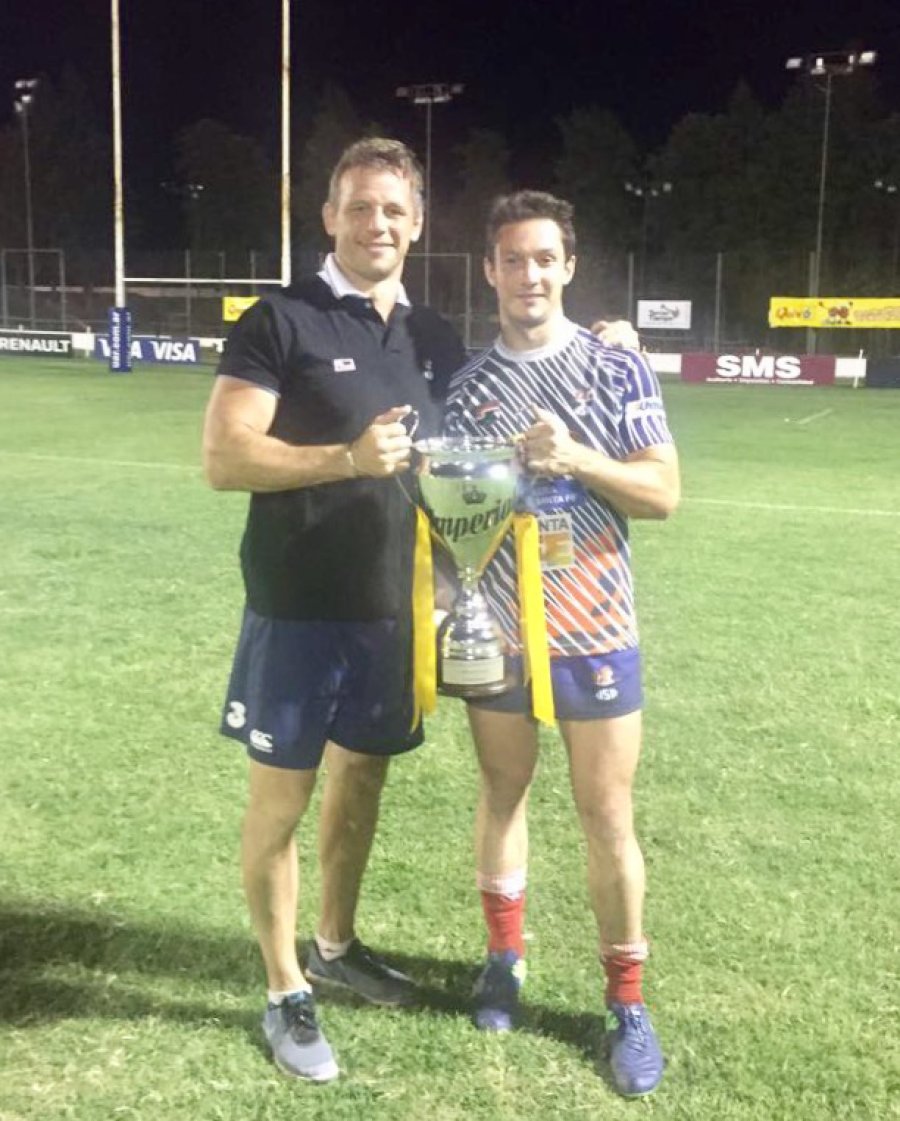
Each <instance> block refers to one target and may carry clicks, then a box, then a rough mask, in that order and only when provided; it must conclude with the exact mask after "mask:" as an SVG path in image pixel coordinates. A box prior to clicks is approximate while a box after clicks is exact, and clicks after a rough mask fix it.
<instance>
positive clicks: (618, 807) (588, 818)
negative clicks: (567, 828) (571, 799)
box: [575, 790, 634, 852]
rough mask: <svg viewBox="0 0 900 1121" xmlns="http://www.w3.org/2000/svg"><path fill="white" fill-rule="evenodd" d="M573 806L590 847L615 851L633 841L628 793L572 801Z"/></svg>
mask: <svg viewBox="0 0 900 1121" xmlns="http://www.w3.org/2000/svg"><path fill="white" fill-rule="evenodd" d="M575 804H576V807H577V810H578V817H579V820H580V821H581V827H582V829H583V830H584V833H585V836H586V837H587V839H588V842H589V843H590V844H593V845H595V846H597V847H599V848H601V849H603V850H605V851H607V852H617V851H621V849H622V848H624V847H625V846H626V845H628V844H630V843H631V842H632V840H633V839H634V815H633V812H632V803H631V791H630V790H623V791H620V792H618V793H617V794H615V795H611V796H606V797H603V798H576V799H575Z"/></svg>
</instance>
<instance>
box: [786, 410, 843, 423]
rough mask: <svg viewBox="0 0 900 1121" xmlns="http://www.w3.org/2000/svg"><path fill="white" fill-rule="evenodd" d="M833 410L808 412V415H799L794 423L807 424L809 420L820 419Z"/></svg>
mask: <svg viewBox="0 0 900 1121" xmlns="http://www.w3.org/2000/svg"><path fill="white" fill-rule="evenodd" d="M833 412H834V409H822V410H821V412H818V413H810V415H809V416H804V417H801V418H800V419H799V420H795V421H794V424H809V423H810V421H813V420H821V418H822V417H823V416H828V415H829V414H830V413H833Z"/></svg>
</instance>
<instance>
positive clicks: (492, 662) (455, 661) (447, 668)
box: [438, 654, 512, 700]
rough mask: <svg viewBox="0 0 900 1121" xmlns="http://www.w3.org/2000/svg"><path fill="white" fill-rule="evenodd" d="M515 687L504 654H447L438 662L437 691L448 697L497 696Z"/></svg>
mask: <svg viewBox="0 0 900 1121" xmlns="http://www.w3.org/2000/svg"><path fill="white" fill-rule="evenodd" d="M511 687H512V681H511V680H510V678H509V675H508V674H507V672H506V659H505V658H504V656H503V655H502V654H497V655H495V656H493V657H490V658H448V657H443V658H440V659H439V662H438V692H439V693H442V694H443V695H444V696H445V697H462V698H463V699H467V698H469V699H473V700H474V699H475V698H477V697H496V696H497V695H498V694H499V693H505V692H506V691H507V690H508V689H510V688H511Z"/></svg>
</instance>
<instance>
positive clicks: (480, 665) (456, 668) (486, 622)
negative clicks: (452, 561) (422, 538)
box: [437, 585, 513, 700]
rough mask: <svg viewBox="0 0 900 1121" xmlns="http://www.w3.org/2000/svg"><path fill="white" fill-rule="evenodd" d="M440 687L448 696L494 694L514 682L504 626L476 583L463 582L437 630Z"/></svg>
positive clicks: (472, 696) (507, 687) (508, 687)
mask: <svg viewBox="0 0 900 1121" xmlns="http://www.w3.org/2000/svg"><path fill="white" fill-rule="evenodd" d="M437 647H438V656H437V679H438V683H437V687H438V692H439V693H443V694H444V696H448V697H463V698H464V699H466V698H468V699H473V700H474V699H475V698H476V697H494V696H497V694H498V693H505V692H507V691H508V690H509V689H511V688H512V686H513V680H512V676H511V674H510V672H509V666H508V661H507V658H506V643H505V642H504V640H503V635H502V634H501V632H500V627H499V626H498V624H497V623H496V622H495V620H494V619H493V618H492V617H491V616H490V614H489V613H488V610H487V605H486V604H485V602H484V598H483V597H482V595H481V593H480V592H479V591H478V589H477V587H474V586H468V587H467V586H465V585H464V586H463V588H462V590H461V592H460V594H459V597H458V598H457V601H456V603H455V604H454V605H453V611H452V612H451V613H450V614H449V615H447V616H446V618H445V619H444V621H443V622H442V623H441V625H440V626H439V627H438V632H437Z"/></svg>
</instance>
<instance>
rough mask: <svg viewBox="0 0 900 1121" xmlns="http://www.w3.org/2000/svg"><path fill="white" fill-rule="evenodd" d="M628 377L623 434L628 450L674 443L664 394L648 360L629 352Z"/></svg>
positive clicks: (621, 423) (621, 431) (623, 413)
mask: <svg viewBox="0 0 900 1121" xmlns="http://www.w3.org/2000/svg"><path fill="white" fill-rule="evenodd" d="M629 358H630V359H631V360H630V361H629V362H628V367H627V372H626V375H625V396H624V399H623V402H622V404H623V409H622V419H621V421H620V435H621V438H622V443H623V445H624V446H625V449H626V451H628V452H636V451H641V450H642V449H643V448H650V447H653V446H654V445H655V444H671V443H672V442H673V441H672V433H671V432H670V431H669V424H668V421H667V420H666V410H665V406H664V405H663V399H662V392H661V391H660V388H659V382H658V381H657V378H656V374H654V372H653V370H652V369H651V368H650V364H649V362H648V361H647V359H646V358H645V357H644V356H643V355H642V354H638V353H637V352H630V353H629Z"/></svg>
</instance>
